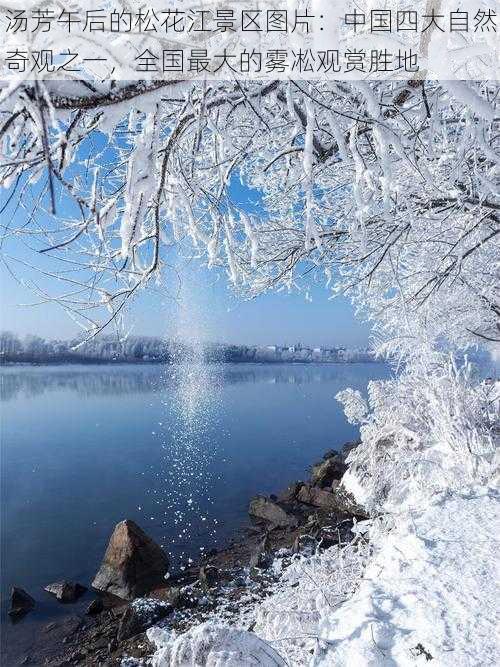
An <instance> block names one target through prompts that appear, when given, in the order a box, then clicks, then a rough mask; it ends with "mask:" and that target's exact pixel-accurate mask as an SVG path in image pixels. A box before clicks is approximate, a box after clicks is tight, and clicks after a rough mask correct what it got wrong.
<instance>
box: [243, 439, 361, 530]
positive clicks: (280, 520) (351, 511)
mask: <svg viewBox="0 0 500 667" xmlns="http://www.w3.org/2000/svg"><path fill="white" fill-rule="evenodd" d="M356 444H357V443H347V444H346V445H344V448H343V449H342V451H341V452H334V451H329V452H327V453H326V454H325V456H324V457H323V460H322V461H320V462H319V463H316V464H315V465H313V466H312V469H311V478H310V480H309V481H308V482H294V483H293V484H291V485H290V486H289V487H288V488H287V489H285V491H283V492H282V493H281V494H280V495H279V497H278V498H276V497H275V496H270V497H269V498H266V497H264V496H256V497H255V498H253V499H252V501H251V502H250V506H249V508H248V513H249V514H250V516H252V517H254V518H255V519H257V520H259V521H263V522H267V523H268V524H269V526H270V530H272V529H274V528H276V527H282V528H287V527H288V528H295V527H297V526H298V525H299V524H300V523H301V520H302V518H303V516H304V514H305V512H304V506H311V507H316V508H318V509H320V510H324V511H328V512H332V513H336V514H338V515H350V516H357V517H360V518H365V516H366V515H365V513H364V511H363V509H362V508H361V507H359V506H358V505H356V503H355V502H354V499H353V498H352V497H351V496H350V494H349V493H348V492H347V491H346V490H345V489H344V488H343V487H342V484H341V480H342V477H343V475H344V473H345V472H346V470H347V465H346V462H345V459H346V456H347V454H348V453H349V452H350V451H351V449H353V447H355V446H356Z"/></svg>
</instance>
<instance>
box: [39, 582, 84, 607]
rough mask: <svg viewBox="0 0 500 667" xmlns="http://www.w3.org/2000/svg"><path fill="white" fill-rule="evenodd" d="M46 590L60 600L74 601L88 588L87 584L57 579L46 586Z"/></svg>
mask: <svg viewBox="0 0 500 667" xmlns="http://www.w3.org/2000/svg"><path fill="white" fill-rule="evenodd" d="M44 590H46V591H47V593H51V594H52V595H54V596H55V597H56V599H57V600H59V602H74V601H75V600H77V599H78V598H79V597H80V595H83V593H85V591H86V590H87V589H86V588H85V586H82V585H81V584H77V583H75V582H73V581H56V582H54V583H53V584H49V585H48V586H45V588H44Z"/></svg>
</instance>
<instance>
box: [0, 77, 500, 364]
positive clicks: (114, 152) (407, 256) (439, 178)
mask: <svg viewBox="0 0 500 667" xmlns="http://www.w3.org/2000/svg"><path fill="white" fill-rule="evenodd" d="M6 92H7V91H6ZM2 99H3V101H2V104H1V109H0V111H1V130H0V133H1V136H2V141H3V151H2V155H3V157H2V162H1V165H0V173H1V178H2V183H3V185H4V188H6V189H5V193H6V197H5V204H4V207H3V213H2V219H3V221H4V222H3V246H4V249H5V248H7V247H8V240H9V238H10V237H16V238H19V237H22V238H24V239H25V241H26V242H27V243H28V244H29V246H30V247H31V248H33V249H34V250H35V251H36V253H38V254H42V255H49V256H50V257H53V258H56V259H57V260H59V262H60V267H61V268H60V270H59V271H53V270H51V271H50V273H51V274H52V275H53V277H54V278H57V284H58V285H63V289H62V290H61V289H60V291H59V292H58V293H57V295H55V294H52V295H51V298H55V299H57V300H58V301H59V303H60V304H61V305H62V306H63V307H64V308H66V309H67V310H68V311H69V312H71V313H72V314H73V316H75V317H78V319H79V321H80V322H81V323H82V324H83V325H84V326H85V327H86V328H87V329H88V331H89V333H90V335H93V334H94V333H96V332H97V331H99V330H100V329H102V328H103V327H105V326H106V324H107V323H109V322H110V321H112V320H113V319H114V318H116V317H117V316H118V315H119V314H120V312H121V311H122V309H123V307H124V305H125V304H126V302H127V301H128V300H129V299H130V298H131V297H132V296H133V295H135V294H136V293H137V292H138V291H139V290H140V289H141V288H143V287H144V286H145V285H147V284H148V282H150V281H154V280H155V279H156V278H157V277H158V275H159V274H160V272H161V271H162V268H163V266H164V265H165V264H166V263H168V258H169V252H171V250H170V249H171V247H172V246H174V245H176V244H178V243H180V242H182V243H183V244H185V241H186V240H187V241H189V243H190V244H191V246H192V247H193V252H194V254H195V255H196V256H198V257H199V259H200V260H201V261H204V262H206V263H207V264H208V266H210V267H214V268H217V267H221V268H222V269H223V270H225V271H226V272H227V274H228V277H229V280H230V281H231V283H232V285H233V287H234V289H235V290H237V291H238V292H239V293H241V294H243V295H245V296H253V295H256V294H258V293H261V292H263V291H266V290H269V289H283V288H284V289H294V288H299V289H306V285H307V283H308V281H309V280H311V279H314V280H324V282H325V284H327V286H328V287H329V288H330V289H333V290H334V292H346V293H348V294H350V295H351V296H352V298H353V299H354V300H355V302H356V304H357V307H358V308H359V309H360V310H362V311H364V312H365V314H367V315H368V317H370V318H374V319H375V320H376V321H377V323H378V325H377V326H378V332H379V334H380V336H381V341H383V348H384V350H386V351H389V352H395V351H398V352H402V353H406V352H408V351H410V350H411V349H412V348H413V346H414V344H415V341H416V340H417V339H418V340H422V339H423V338H425V337H427V338H428V339H429V342H430V341H431V339H432V340H438V339H448V340H449V341H451V342H453V343H459V344H466V345H467V344H470V343H475V342H477V341H478V340H485V341H486V340H496V339H498V337H499V333H498V315H499V303H498V295H497V294H496V291H495V290H496V279H495V270H496V266H495V257H496V251H497V249H498V229H499V228H498V216H499V209H500V203H499V201H498V196H497V187H496V179H497V177H498V156H497V153H496V149H497V148H498V141H499V139H498V128H497V126H496V111H495V109H496V106H497V89H496V86H495V85H493V84H491V85H490V84H488V83H471V82H467V83H462V82H453V83H446V82H440V83H437V82H432V81H424V80H423V79H415V80H411V81H408V82H405V81H398V82H352V83H350V82H333V83H332V82H304V81H289V82H286V81H271V82H264V83H259V82H243V81H223V82H221V81H214V82H211V83H203V82H191V83H175V82H174V83H173V82H149V83H141V82H132V83H128V84H127V83H117V84H115V85H112V84H102V85H101V86H99V87H93V89H92V90H89V88H88V86H87V85H86V84H84V83H77V82H75V83H62V82H42V81H39V82H37V83H33V82H31V83H30V82H27V83H26V84H24V85H21V86H19V87H18V88H17V90H15V91H14V92H12V91H10V92H9V94H4V95H3V96H2ZM249 202H250V203H249ZM36 253H35V255H36ZM6 255H8V253H6ZM6 255H4V259H5V261H8V262H9V263H10V264H11V260H10V259H9V257H8V256H6ZM35 255H34V259H33V263H34V264H37V261H36V257H35ZM12 270H14V267H13V268H12ZM44 298H48V297H47V295H45V294H44ZM103 306H104V307H106V308H107V309H108V311H109V313H108V316H106V317H104V318H103V317H99V314H100V313H101V309H102V307H103ZM403 329H404V335H402V331H403ZM429 337H430V338H429Z"/></svg>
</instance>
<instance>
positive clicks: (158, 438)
mask: <svg viewBox="0 0 500 667" xmlns="http://www.w3.org/2000/svg"><path fill="white" fill-rule="evenodd" d="M389 373H390V371H389V369H388V368H387V367H386V366H385V365H383V364H376V363H372V364H370V363H359V364H356V363H354V364H323V365H321V364H317V365H316V364H304V365H301V364H289V365H286V364H234V365H233V364H225V365H220V366H217V365H213V366H205V367H201V366H200V367H189V366H170V367H164V366H161V365H122V364H120V365H118V364H117V365H107V366H94V365H90V366H83V365H82V366H78V365H66V366H22V367H21V366H12V367H4V368H2V369H0V379H1V385H0V386H1V393H0V400H1V404H0V405H1V417H2V432H1V508H2V509H1V512H2V514H1V532H2V535H1V537H2V539H1V546H2V621H3V623H4V624H5V625H4V630H5V631H4V632H3V642H5V643H6V644H7V645H8V649H9V651H8V654H10V653H11V651H12V649H13V644H16V645H19V646H25V645H26V643H27V642H28V643H29V639H30V633H33V632H35V631H36V630H37V628H39V627H40V624H41V623H47V622H48V621H49V620H52V619H53V618H55V617H57V616H61V614H63V613H64V614H67V613H69V612H70V611H71V612H79V611H81V609H82V608H83V605H85V604H88V601H89V600H90V599H92V594H91V593H90V592H88V593H87V594H86V595H85V596H84V598H83V599H82V600H81V601H80V602H79V603H78V604H76V605H71V606H69V605H60V604H59V603H57V602H55V601H54V600H53V599H52V598H51V597H50V596H49V595H48V594H47V593H45V592H44V591H43V586H45V585H47V584H48V583H51V582H53V581H56V580H58V579H63V578H67V579H71V580H76V581H79V582H81V583H83V584H85V585H89V584H90V582H91V581H92V578H93V575H94V574H95V572H96V571H97V569H98V567H99V563H100V560H101V558H102V556H103V553H104V550H105V547H106V544H107V541H108V539H109V536H110V534H111V532H112V530H113V527H114V526H115V524H116V523H117V522H118V521H121V520H122V519H125V518H130V519H133V520H135V521H136V522H137V523H138V524H139V525H140V526H141V527H142V528H143V529H144V530H145V531H146V532H147V533H148V534H150V535H151V536H152V537H153V538H154V539H155V540H157V541H158V542H159V543H161V544H162V545H163V546H164V548H165V549H166V550H167V551H169V552H170V553H171V556H172V566H173V567H174V568H176V567H179V566H181V565H182V563H183V562H186V561H187V559H188V558H195V557H196V556H197V555H199V554H200V552H201V551H203V549H210V548H212V547H216V546H218V545H219V546H221V545H223V544H224V543H227V541H228V540H229V539H230V537H232V536H234V535H235V533H236V532H237V531H238V530H239V529H240V528H241V527H242V526H243V525H244V524H245V523H247V522H248V517H247V507H248V502H249V500H250V498H251V497H252V496H253V495H254V494H256V493H273V492H277V491H279V490H280V489H281V488H283V487H285V486H286V485H287V484H288V483H289V482H290V481H292V480H294V479H304V478H305V477H307V474H308V468H309V466H310V465H311V463H312V462H314V461H315V460H316V459H318V458H321V456H322V455H323V454H324V452H325V451H326V450H328V449H337V448H339V447H341V446H342V444H343V443H345V442H346V441H348V440H352V439H354V438H356V437H357V435H358V433H357V429H356V428H355V427H353V426H351V425H349V424H348V423H347V422H346V420H345V417H344V415H343V412H342V409H341V406H340V404H339V403H338V402H337V401H336V400H335V394H336V393H337V392H338V391H339V390H341V389H343V388H345V387H347V386H351V387H353V388H359V389H361V390H363V389H365V388H366V385H367V382H368V381H369V380H371V379H378V378H386V377H388V376H389ZM13 585H16V586H20V587H22V588H24V589H25V590H27V591H28V592H29V593H30V594H31V595H32V596H33V597H34V598H35V600H36V601H37V605H36V609H35V610H34V611H33V612H30V613H29V614H28V615H27V616H26V617H25V618H24V619H23V620H22V621H21V622H19V623H17V624H15V625H14V626H13V625H11V624H10V622H9V621H8V620H7V617H6V611H7V603H8V595H9V589H10V587H11V586H13ZM4 648H6V646H5V644H4ZM8 654H7V653H5V654H4V655H5V656H7V655H8ZM12 664H14V663H12Z"/></svg>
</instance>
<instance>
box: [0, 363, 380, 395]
mask: <svg viewBox="0 0 500 667" xmlns="http://www.w3.org/2000/svg"><path fill="white" fill-rule="evenodd" d="M370 366H373V364H369V363H360V364H323V365H317V364H314V365H313V364H307V365H306V364H304V365H302V364H296V365H289V364H283V365H281V364H224V365H216V364H214V365H209V366H207V367H206V368H205V369H204V373H206V375H207V376H208V380H209V382H210V384H214V383H215V382H220V383H222V384H223V385H224V386H228V385H229V386H230V385H236V384H248V383H250V384H258V383H264V384H292V385H300V384H311V383H323V382H325V381H329V380H345V381H346V383H348V382H349V381H350V379H352V380H355V379H356V378H358V377H359V368H360V367H366V368H367V369H369V368H370ZM193 372H194V371H193ZM374 372H376V369H375V368H374ZM185 381H186V380H185V375H183V374H182V373H179V369H178V367H177V366H175V365H174V366H162V365H159V364H158V365H148V366H127V365H117V366H77V365H75V366H73V365H71V366H36V367H33V366H23V367H20V366H10V367H4V368H0V401H9V400H12V399H14V398H18V397H21V396H24V397H25V398H34V397H36V396H41V395H43V394H46V393H49V392H54V391H64V392H67V391H70V392H74V393H76V394H78V395H79V396H82V397H91V396H120V395H126V394H148V393H152V392H155V391H158V390H159V389H160V388H162V389H164V388H169V387H171V388H172V389H174V390H176V391H179V390H180V391H184V387H185Z"/></svg>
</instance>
